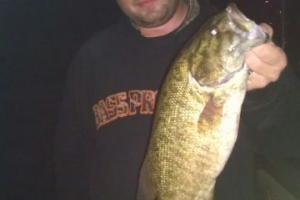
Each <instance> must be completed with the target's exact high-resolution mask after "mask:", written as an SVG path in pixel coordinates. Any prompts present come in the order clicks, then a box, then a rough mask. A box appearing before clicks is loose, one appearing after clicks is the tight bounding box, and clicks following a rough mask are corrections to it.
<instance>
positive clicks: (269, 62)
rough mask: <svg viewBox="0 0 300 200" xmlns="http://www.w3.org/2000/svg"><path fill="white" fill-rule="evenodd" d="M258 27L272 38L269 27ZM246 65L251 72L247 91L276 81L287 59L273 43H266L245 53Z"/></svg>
mask: <svg viewBox="0 0 300 200" xmlns="http://www.w3.org/2000/svg"><path fill="white" fill-rule="evenodd" d="M260 26H261V27H262V28H263V30H264V31H265V32H266V33H268V34H269V35H270V37H272V35H273V29H272V28H271V27H270V26H269V25H267V24H261V25H260ZM246 64H247V65H248V67H249V69H250V70H251V73H250V75H249V78H248V82H247V90H254V89H260V88H264V87H266V86H267V85H268V84H269V83H271V82H275V81H277V80H278V78H279V76H280V73H281V72H282V71H283V69H284V68H285V67H286V65H287V57H286V54H285V53H284V51H283V50H282V49H281V48H280V47H278V46H276V45H275V44H274V43H273V42H268V43H266V44H262V45H260V46H258V47H255V48H253V49H252V50H250V51H249V52H247V55H246Z"/></svg>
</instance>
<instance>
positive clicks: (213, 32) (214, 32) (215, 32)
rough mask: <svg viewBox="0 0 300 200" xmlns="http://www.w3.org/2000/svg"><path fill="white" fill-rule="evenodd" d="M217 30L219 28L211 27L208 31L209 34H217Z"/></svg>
mask: <svg viewBox="0 0 300 200" xmlns="http://www.w3.org/2000/svg"><path fill="white" fill-rule="evenodd" d="M218 32H219V30H218V29H217V28H213V29H212V30H211V31H210V34H211V35H217V34H218Z"/></svg>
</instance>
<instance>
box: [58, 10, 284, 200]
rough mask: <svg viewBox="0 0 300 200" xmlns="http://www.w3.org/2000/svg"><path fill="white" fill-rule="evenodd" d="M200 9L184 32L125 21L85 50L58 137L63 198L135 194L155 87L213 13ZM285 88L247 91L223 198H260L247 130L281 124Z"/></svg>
mask: <svg viewBox="0 0 300 200" xmlns="http://www.w3.org/2000/svg"><path fill="white" fill-rule="evenodd" d="M200 7H201V8H200V16H199V17H197V18H196V19H195V20H194V21H193V22H192V23H190V24H189V25H188V26H187V27H185V28H184V29H183V30H181V31H179V32H173V33H171V34H168V35H166V36H163V37H159V38H144V37H142V36H141V35H140V34H139V32H138V31H136V30H135V29H134V28H133V27H132V26H131V24H130V23H129V22H128V21H127V19H121V20H120V22H119V23H118V24H116V25H113V26H111V27H110V28H108V29H107V30H105V31H102V32H100V33H98V34H96V35H95V37H93V38H92V39H91V40H89V41H88V42H87V43H86V44H85V45H84V46H83V47H82V48H81V50H80V51H79V53H78V55H77V56H76V57H75V59H74V60H73V62H72V65H71V67H70V70H69V73H68V79H67V86H66V92H65V98H64V103H63V106H62V114H61V117H60V122H59V125H58V131H57V134H56V137H55V161H56V175H57V186H56V189H57V196H58V198H57V199H58V200H121V199H122V200H134V198H135V193H136V187H137V181H138V175H139V169H140V167H141V164H142V162H143V158H144V154H145V151H146V148H147V141H148V139H149V135H150V132H151V122H152V118H153V111H154V107H155V102H156V96H157V92H158V90H159V88H160V86H161V83H162V81H163V78H164V76H165V74H166V72H167V71H168V67H169V66H170V64H171V62H172V60H173V58H174V56H175V55H176V53H177V52H178V51H179V49H180V48H181V47H182V45H183V44H184V43H185V41H186V40H187V39H189V38H190V37H191V35H192V34H193V33H194V32H195V31H196V30H198V29H199V27H200V26H201V25H202V24H203V22H204V21H205V20H207V18H208V17H209V16H210V15H211V14H212V13H213V11H212V10H213V9H211V8H210V7H209V6H206V5H201V6H200ZM279 88H280V87H278V86H274V87H273V86H271V87H269V88H267V89H265V90H264V92H259V93H255V92H252V93H253V94H249V95H248V96H247V97H246V100H245V106H244V108H243V116H242V120H241V125H240V133H239V139H238V142H237V144H236V147H235V149H234V152H233V154H232V156H231V158H230V160H229V162H228V164H227V165H226V168H225V170H224V171H223V173H222V175H221V176H220V178H219V180H218V184H217V189H216V193H217V195H216V198H217V199H230V200H234V199H238V200H241V199H243V200H247V199H249V200H250V199H255V197H254V196H253V195H254V187H253V181H254V180H253V177H254V175H253V173H254V172H253V159H254V154H253V140H252V139H251V138H252V137H251V136H249V135H252V134H254V133H250V134H248V132H251V131H253V130H257V129H259V131H264V130H266V129H268V127H271V126H273V124H274V123H273V122H275V123H278V120H279V117H281V115H282V113H283V112H284V110H285V108H284V107H283V106H282V105H284V104H285V102H284V101H285V99H286V98H278V97H279V96H280V95H281V94H280V92H281V90H280V89H279ZM282 110H283V111H282ZM269 112H271V114H268V113H269ZM249 127H255V128H253V129H250V128H249ZM249 130H251V131H249Z"/></svg>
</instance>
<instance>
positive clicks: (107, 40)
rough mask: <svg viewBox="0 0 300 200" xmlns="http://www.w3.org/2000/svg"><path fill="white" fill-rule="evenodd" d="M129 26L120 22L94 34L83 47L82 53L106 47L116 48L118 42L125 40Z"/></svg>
mask: <svg viewBox="0 0 300 200" xmlns="http://www.w3.org/2000/svg"><path fill="white" fill-rule="evenodd" d="M127 26H128V25H127V24H126V23H125V22H124V21H123V20H120V21H118V22H117V23H114V24H111V25H110V26H108V27H106V28H104V29H102V30H100V31H98V32H96V33H94V34H93V35H92V36H91V37H90V38H89V39H87V40H86V41H85V42H84V43H83V45H82V47H81V51H84V50H87V49H99V48H100V49H104V48H106V47H110V48H111V47H112V46H114V45H115V44H116V43H117V42H118V41H120V40H123V39H124V35H125V34H126V32H127V29H129V27H127Z"/></svg>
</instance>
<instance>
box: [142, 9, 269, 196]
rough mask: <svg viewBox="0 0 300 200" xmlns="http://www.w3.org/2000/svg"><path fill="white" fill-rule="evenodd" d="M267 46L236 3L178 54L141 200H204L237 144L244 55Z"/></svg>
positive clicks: (149, 155) (146, 167)
mask: <svg viewBox="0 0 300 200" xmlns="http://www.w3.org/2000/svg"><path fill="white" fill-rule="evenodd" d="M267 39H268V36H267V34H265V33H264V32H263V31H262V29H261V28H260V27H259V26H258V25H257V24H255V23H254V22H253V21H251V20H249V19H248V18H247V17H245V16H244V15H243V14H242V13H241V12H240V11H239V10H238V8H237V7H236V6H235V5H234V4H230V5H229V6H228V7H227V8H226V9H225V10H224V11H223V12H220V13H219V14H217V15H216V16H214V17H212V18H211V19H210V20H208V21H207V23H205V24H204V25H203V26H202V27H201V29H200V30H199V32H198V33H197V34H196V35H195V36H194V37H193V39H192V40H191V41H190V42H189V43H188V44H187V45H186V46H185V47H184V48H183V50H182V51H181V52H180V54H179V56H178V57H177V58H176V59H175V62H174V63H173V65H172V66H171V68H170V71H169V73H168V75H167V77H166V79H165V81H164V83H163V87H162V89H161V92H160V95H159V99H158V104H157V110H156V113H155V119H154V125H153V132H152V136H151V139H150V143H149V147H148V151H147V154H146V157H145V160H144V163H143V166H142V169H141V173H140V180H139V187H138V192H137V199H138V200H208V199H212V198H213V191H214V186H215V182H216V178H217V177H218V175H219V174H220V173H221V171H222V170H223V168H224V165H225V163H226V161H227V160H228V157H229V155H230V153H231V151H232V149H233V146H234V144H235V141H236V138H237V132H238V125H239V118H240V111H241V105H242V103H243V99H244V96H245V91H246V80H247V72H248V69H247V67H246V65H245V63H244V61H245V52H246V51H247V50H249V49H250V48H253V47H255V46H257V45H259V44H262V43H264V42H265V41H266V40H267Z"/></svg>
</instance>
